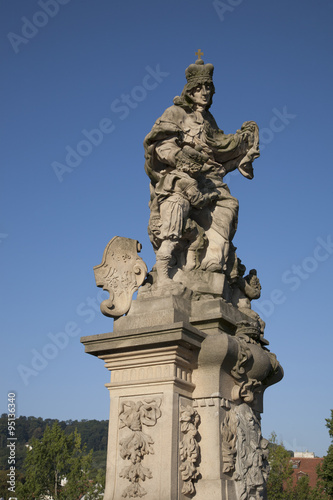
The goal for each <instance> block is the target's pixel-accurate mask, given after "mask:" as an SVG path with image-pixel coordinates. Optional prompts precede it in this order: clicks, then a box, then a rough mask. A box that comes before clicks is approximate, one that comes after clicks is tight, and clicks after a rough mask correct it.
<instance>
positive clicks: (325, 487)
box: [317, 410, 333, 500]
mask: <svg viewBox="0 0 333 500" xmlns="http://www.w3.org/2000/svg"><path fill="white" fill-rule="evenodd" d="M326 427H327V428H328V433H329V435H330V438H331V441H332V442H331V444H330V446H329V448H328V450H327V455H326V456H325V457H324V460H323V463H322V464H321V465H319V467H318V469H317V474H318V485H317V487H318V489H319V490H320V491H321V492H323V493H325V494H326V497H327V498H329V499H330V500H331V499H333V410H331V418H326Z"/></svg>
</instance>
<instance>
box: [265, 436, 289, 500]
mask: <svg viewBox="0 0 333 500" xmlns="http://www.w3.org/2000/svg"><path fill="white" fill-rule="evenodd" d="M268 462H269V465H270V472H269V476H268V481H267V498H268V499H269V500H289V499H290V498H292V497H291V492H292V486H291V485H292V478H291V476H292V473H293V469H292V465H291V463H290V453H289V452H288V451H287V450H286V449H285V447H284V446H283V444H278V443H277V436H276V434H275V433H274V432H272V434H271V436H270V446H269V456H268Z"/></svg>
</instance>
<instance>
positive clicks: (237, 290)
mask: <svg viewBox="0 0 333 500" xmlns="http://www.w3.org/2000/svg"><path fill="white" fill-rule="evenodd" d="M245 271H246V267H245V266H244V264H242V262H241V260H240V259H237V277H235V278H234V280H233V282H232V288H233V293H232V304H233V305H234V306H235V307H237V308H238V309H239V310H240V311H241V312H243V313H244V314H246V315H247V316H250V318H253V319H254V320H255V322H256V323H258V326H259V328H260V331H261V333H263V332H264V329H265V322H264V321H263V320H262V319H261V318H260V316H259V314H258V313H256V312H255V311H253V310H252V309H251V301H252V300H255V299H259V297H260V295H261V285H260V281H259V278H258V276H257V271H256V269H251V270H250V272H249V274H248V275H247V276H245V277H243V276H244V274H245Z"/></svg>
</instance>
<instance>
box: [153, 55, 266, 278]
mask: <svg viewBox="0 0 333 500" xmlns="http://www.w3.org/2000/svg"><path fill="white" fill-rule="evenodd" d="M213 71H214V67H213V65H212V64H204V62H203V60H202V59H201V56H200V52H199V53H198V60H197V61H196V62H195V64H191V65H190V66H189V67H188V68H187V69H186V71H185V75H186V79H187V83H186V85H185V87H184V89H183V91H182V93H181V95H180V96H179V97H175V98H174V105H173V106H171V107H170V108H168V109H167V110H166V111H165V112H164V113H163V115H162V116H161V117H160V118H159V119H158V120H157V121H156V123H155V124H154V126H153V128H152V130H151V132H150V133H149V134H148V135H147V136H146V138H145V140H144V147H145V157H146V163H145V170H146V173H147V175H148V176H149V178H150V211H151V213H150V220H149V226H148V232H149V236H150V239H151V242H152V244H153V247H154V250H155V252H156V271H157V284H160V285H163V286H164V285H165V283H166V282H168V281H171V279H172V278H174V276H175V274H176V273H177V271H178V270H181V271H182V272H185V273H189V272H191V271H192V270H200V271H210V272H213V273H224V274H225V273H227V269H228V266H227V263H228V259H229V260H230V259H233V260H234V259H235V258H236V257H235V254H234V247H233V250H232V251H231V252H230V247H231V245H230V244H231V241H232V239H233V237H234V234H235V232H236V228H237V216H238V201H237V199H236V198H234V197H233V196H232V195H231V194H230V191H229V188H228V186H227V185H226V184H225V183H224V176H225V175H226V174H227V173H229V172H231V171H233V170H235V169H238V170H239V171H240V172H241V174H242V175H244V176H245V177H246V178H248V179H252V178H253V168H252V162H253V160H254V159H255V158H258V156H259V132H258V126H257V124H256V123H255V122H253V121H249V122H245V123H244V124H243V125H242V127H241V129H240V130H237V131H236V133H235V134H228V135H227V134H225V133H224V132H223V131H222V130H220V129H219V128H218V126H217V124H216V122H215V120H214V118H213V116H212V114H211V113H210V111H209V108H210V106H211V104H212V98H213V94H214V92H215V88H214V84H213ZM197 279H198V275H196V280H197ZM176 281H180V282H183V283H184V280H182V278H179V277H178V280H176Z"/></svg>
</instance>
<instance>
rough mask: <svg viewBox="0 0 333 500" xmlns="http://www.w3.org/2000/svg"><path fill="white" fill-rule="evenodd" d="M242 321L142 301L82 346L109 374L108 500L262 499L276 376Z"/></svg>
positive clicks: (199, 305) (208, 310)
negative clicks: (268, 393) (267, 406)
mask: <svg viewBox="0 0 333 500" xmlns="http://www.w3.org/2000/svg"><path fill="white" fill-rule="evenodd" d="M246 319H248V318H247V317H246V316H245V315H244V314H242V313H241V312H240V311H239V310H238V309H237V308H235V307H233V306H232V305H230V304H227V303H225V302H224V301H223V300H222V299H211V300H202V301H191V300H190V299H189V298H188V297H186V296H173V295H170V296H168V297H157V298H155V299H154V298H150V299H145V298H143V299H140V298H139V299H137V300H136V301H134V302H133V303H132V307H131V309H130V311H129V313H128V315H127V316H124V317H121V318H119V319H117V320H116V321H115V324H114V332H113V333H106V334H102V335H95V336H91V337H84V338H83V339H81V342H82V343H83V344H84V345H85V349H86V352H88V353H90V354H93V355H95V356H98V357H99V358H101V359H103V360H104V362H105V366H106V367H107V368H108V369H109V370H110V371H111V379H110V382H109V383H108V384H106V386H107V387H108V389H109V391H110V398H111V403H110V423H109V439H108V457H107V475H106V490H105V496H104V500H121V498H136V497H138V498H140V497H142V496H143V497H144V498H145V499H146V500H177V499H182V500H184V499H186V498H195V499H197V500H203V499H205V500H206V499H207V498H211V499H213V500H222V499H223V500H225V499H229V500H238V499H241V498H248V499H251V498H252V497H253V498H265V481H266V476H267V466H268V464H267V442H266V440H264V439H263V438H262V436H261V430H260V412H262V398H263V393H264V390H265V389H266V388H267V387H268V386H269V385H271V384H273V383H275V382H277V381H279V380H280V379H281V378H282V369H281V367H280V365H279V364H278V362H277V361H276V358H275V356H274V355H273V354H271V353H270V352H269V351H268V350H267V348H266V347H265V345H264V344H265V343H266V344H267V342H264V341H263V340H261V341H259V340H258V339H253V338H252V337H251V334H250V331H249V330H247V329H246V326H245V327H244V324H245V325H246ZM237 325H238V327H237ZM239 325H243V326H241V327H239Z"/></svg>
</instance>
